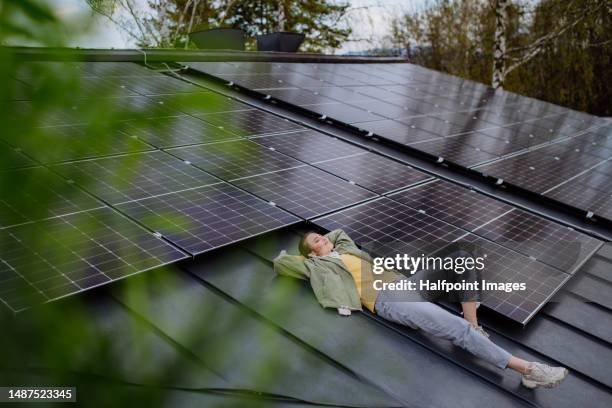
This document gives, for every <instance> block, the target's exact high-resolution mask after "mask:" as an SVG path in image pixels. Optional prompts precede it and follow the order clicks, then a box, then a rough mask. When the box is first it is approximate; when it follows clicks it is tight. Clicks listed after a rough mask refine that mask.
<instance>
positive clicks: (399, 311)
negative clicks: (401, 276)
mask: <svg viewBox="0 0 612 408" xmlns="http://www.w3.org/2000/svg"><path fill="white" fill-rule="evenodd" d="M374 308H375V310H376V314H377V315H379V316H381V317H382V318H384V319H386V320H389V321H392V322H395V323H399V324H402V325H404V326H408V327H411V328H413V329H420V330H423V331H424V332H426V333H429V334H431V335H433V336H435V337H440V338H443V339H447V340H450V341H451V342H452V343H453V344H454V345H455V346H458V347H461V348H462V349H464V350H467V351H469V352H470V353H472V354H474V355H475V356H478V357H480V358H482V359H483V360H485V361H488V362H490V363H492V364H494V365H496V366H497V367H499V368H502V369H503V368H506V366H507V365H508V361H509V360H510V357H511V356H512V355H511V354H510V353H508V352H507V351H506V350H504V349H503V348H501V347H499V346H498V345H497V344H495V343H493V342H492V341H491V340H489V339H488V338H487V337H485V336H483V335H482V334H480V333H478V332H477V331H476V330H474V328H473V327H472V325H471V324H470V323H469V322H468V321H467V320H465V319H463V318H461V317H459V316H456V315H454V314H452V313H450V312H448V311H446V310H444V309H442V308H441V307H440V306H438V305H436V304H434V303H431V302H428V301H426V300H425V299H424V298H423V297H422V296H421V295H420V294H418V293H415V292H412V293H405V292H402V291H391V290H384V291H381V292H380V293H379V294H378V297H377V298H376V304H375V305H374Z"/></svg>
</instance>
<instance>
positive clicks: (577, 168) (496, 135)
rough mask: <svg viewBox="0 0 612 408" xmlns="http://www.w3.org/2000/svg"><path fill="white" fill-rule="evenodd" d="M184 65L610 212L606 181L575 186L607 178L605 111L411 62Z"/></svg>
mask: <svg viewBox="0 0 612 408" xmlns="http://www.w3.org/2000/svg"><path fill="white" fill-rule="evenodd" d="M184 64H185V65H187V66H189V67H191V68H193V69H196V70H201V71H203V72H206V73H208V74H211V75H214V76H216V77H218V78H219V79H222V80H224V81H227V82H228V83H231V84H237V85H241V86H243V87H246V88H249V89H252V90H256V91H258V92H260V93H261V95H262V96H264V95H265V96H269V97H271V98H276V99H278V100H282V101H285V102H287V103H290V104H293V105H297V106H301V107H302V108H306V109H308V110H310V111H311V112H312V113H315V114H317V115H319V116H320V117H321V118H330V119H335V120H337V121H340V122H343V123H346V124H351V125H353V126H355V127H357V128H359V129H361V130H362V131H363V132H364V133H370V132H371V133H373V134H375V135H377V136H379V137H383V138H386V139H389V140H392V141H395V142H398V143H400V144H404V145H408V146H411V147H413V148H416V149H418V150H421V151H423V152H426V153H429V154H431V155H433V156H435V157H437V158H442V159H444V160H446V161H450V162H453V163H456V164H458V165H461V166H464V167H470V168H474V167H477V168H478V170H480V171H482V172H484V173H486V174H487V175H491V176H494V177H496V178H499V179H503V180H504V181H505V182H506V183H511V184H514V185H517V186H520V187H523V188H525V189H528V190H531V191H534V192H536V193H542V194H544V195H545V196H547V197H550V198H553V199H556V200H558V201H561V202H563V203H566V204H569V205H572V206H574V207H578V208H580V209H583V210H585V212H588V211H590V212H593V213H595V214H597V215H599V216H602V217H606V218H608V219H612V214H611V212H610V211H611V210H610V209H609V208H610V205H609V204H610V202H611V199H612V196H611V195H610V191H609V189H607V190H600V189H596V188H591V187H585V186H584V184H581V181H583V180H584V179H585V178H588V179H590V178H593V177H601V174H602V173H603V174H604V175H605V176H606V177H607V178H608V179H610V178H612V171H608V169H610V167H607V166H606V164H609V162H610V160H612V124H610V122H609V121H606V120H605V119H603V118H598V117H595V116H591V115H588V114H585V113H581V112H576V111H572V110H570V109H565V108H562V107H559V106H556V105H552V104H550V103H546V102H542V101H538V100H534V99H530V98H526V97H522V96H519V95H516V94H513V93H510V92H504V91H496V92H493V91H492V90H491V89H489V88H487V87H486V86H484V85H482V84H478V83H475V82H471V81H467V80H462V79H459V78H456V77H452V76H450V75H446V74H442V73H439V72H435V71H431V70H428V69H425V68H422V67H419V66H416V65H412V64H324V63H309V64H303V63H299V64H297V63H272V62H249V63H247V62H222V63H199V62H186V63H184ZM597 168H599V169H600V171H597V170H596V169H597ZM604 170H605V171H606V172H605V173H604ZM585 175H586V176H585ZM583 176H584V177H583ZM577 179H580V181H576V180H577ZM585 197H588V198H585Z"/></svg>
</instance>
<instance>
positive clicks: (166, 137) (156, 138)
mask: <svg viewBox="0 0 612 408" xmlns="http://www.w3.org/2000/svg"><path fill="white" fill-rule="evenodd" d="M120 131H121V132H122V133H124V134H126V135H128V136H130V137H136V138H138V139H141V140H143V141H145V142H147V143H149V144H151V145H153V146H155V147H158V148H166V147H174V146H186V145H191V144H200V143H210V142H220V141H224V140H230V139H236V138H238V136H236V135H234V134H233V133H230V132H228V131H226V130H224V129H222V128H220V127H219V126H215V125H212V124H210V123H208V122H205V121H203V120H201V119H198V118H194V117H192V116H176V117H169V118H160V119H147V120H138V121H125V122H122V123H121V125H120Z"/></svg>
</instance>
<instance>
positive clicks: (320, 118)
mask: <svg viewBox="0 0 612 408" xmlns="http://www.w3.org/2000/svg"><path fill="white" fill-rule="evenodd" d="M325 119H327V115H321V116H320V117H319V120H325Z"/></svg>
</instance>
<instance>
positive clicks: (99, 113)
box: [8, 96, 183, 127]
mask: <svg viewBox="0 0 612 408" xmlns="http://www.w3.org/2000/svg"><path fill="white" fill-rule="evenodd" d="M92 106H95V107H96V108H95V109H94V108H92ZM8 112H10V118H11V123H14V124H15V125H16V126H18V125H19V122H23V121H26V123H31V121H32V118H37V122H36V123H35V125H36V126H43V127H45V126H61V125H96V126H97V125H100V124H101V123H105V122H108V121H120V120H130V119H142V118H161V117H166V116H180V115H183V113H181V112H178V111H175V110H172V109H169V108H167V107H165V106H164V105H163V104H159V103H156V102H155V101H153V100H152V99H150V98H148V97H146V96H126V97H108V98H103V97H100V98H97V99H95V100H93V99H77V100H73V101H70V102H65V103H60V104H57V105H54V106H52V107H42V108H41V106H39V103H38V102H30V101H18V102H11V103H10V104H9V105H8Z"/></svg>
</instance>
